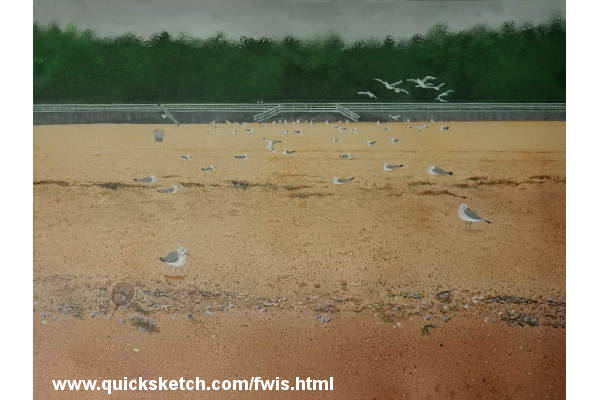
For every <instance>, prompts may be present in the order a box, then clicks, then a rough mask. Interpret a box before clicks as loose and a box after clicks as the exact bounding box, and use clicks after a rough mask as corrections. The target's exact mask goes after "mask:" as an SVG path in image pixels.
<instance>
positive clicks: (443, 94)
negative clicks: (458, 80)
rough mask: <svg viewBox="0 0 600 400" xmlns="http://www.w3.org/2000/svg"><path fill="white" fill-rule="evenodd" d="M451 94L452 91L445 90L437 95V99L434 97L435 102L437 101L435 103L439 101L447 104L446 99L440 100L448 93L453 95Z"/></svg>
mask: <svg viewBox="0 0 600 400" xmlns="http://www.w3.org/2000/svg"><path fill="white" fill-rule="evenodd" d="M453 92H454V90H446V91H445V92H444V93H440V94H439V95H438V97H436V98H435V100H437V101H441V102H442V103H447V102H448V100H446V99H442V97H446V96H448V95H449V94H450V93H453Z"/></svg>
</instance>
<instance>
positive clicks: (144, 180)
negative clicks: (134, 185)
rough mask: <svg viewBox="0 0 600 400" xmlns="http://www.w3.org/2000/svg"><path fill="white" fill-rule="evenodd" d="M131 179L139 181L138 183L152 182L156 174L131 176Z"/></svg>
mask: <svg viewBox="0 0 600 400" xmlns="http://www.w3.org/2000/svg"><path fill="white" fill-rule="evenodd" d="M133 180H134V181H136V182H140V183H154V182H156V181H157V180H158V179H156V176H154V175H150V176H145V177H143V178H133Z"/></svg>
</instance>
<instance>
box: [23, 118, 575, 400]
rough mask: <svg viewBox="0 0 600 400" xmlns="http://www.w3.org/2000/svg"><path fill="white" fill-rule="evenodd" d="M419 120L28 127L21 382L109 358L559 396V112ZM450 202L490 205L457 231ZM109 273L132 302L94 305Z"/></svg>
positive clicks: (379, 388) (395, 390) (357, 385)
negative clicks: (29, 355)
mask: <svg viewBox="0 0 600 400" xmlns="http://www.w3.org/2000/svg"><path fill="white" fill-rule="evenodd" d="M420 124H421V123H386V124H380V125H379V124H375V123H351V124H345V123H342V124H339V125H341V126H342V127H347V129H346V130H344V131H343V132H340V131H339V130H338V129H336V128H334V126H336V125H338V124H336V123H330V124H329V125H325V124H322V123H319V124H314V125H309V124H287V125H283V124H278V125H271V124H265V125H263V124H246V125H245V126H241V125H239V124H218V125H212V124H209V125H182V126H180V127H175V126H171V125H162V126H160V125H55V126H35V127H34V132H33V134H34V163H35V164H34V177H33V180H34V299H33V300H34V378H35V393H36V396H37V398H44V399H62V398H74V399H75V398H77V399H83V398H90V399H100V398H105V397H104V396H105V395H104V394H103V393H102V392H72V393H68V392H56V391H54V390H53V389H52V385H51V382H50V380H51V379H113V378H115V379H116V378H121V377H123V376H132V377H137V376H145V377H157V376H169V377H174V378H177V377H179V376H192V377H194V376H201V377H205V378H206V379H227V378H229V379H239V378H246V377H251V376H262V377H263V378H273V377H275V376H279V377H290V378H293V377H295V376H299V377H304V376H311V377H314V378H318V379H320V378H328V377H330V376H332V377H334V379H335V391H334V392H329V393H323V392H320V393H309V392H294V393H286V394H285V395H282V394H281V392H279V393H277V392H272V393H265V392H250V393H242V392H238V393H233V392H228V393H225V392H212V393H202V395H207V396H206V397H207V398H232V397H233V398H237V397H244V398H246V397H251V398H264V397H271V398H287V397H290V398H340V399H354V398H356V399H364V398H374V399H452V398H456V399H482V398H488V399H513V400H515V399H531V398H536V399H537V398H540V399H562V398H564V390H565V362H564V359H565V329H564V327H565V123H564V122H468V123H447V124H441V123H437V122H436V123H428V125H429V127H428V128H426V129H424V130H423V131H421V132H419V131H418V130H417V129H415V128H411V126H414V125H420ZM442 125H448V126H450V129H449V130H447V131H441V130H440V127H441V126H442ZM156 128H162V129H164V130H165V132H166V139H165V141H164V142H163V143H157V142H154V140H153V135H152V131H153V130H154V129H156ZM246 128H248V129H253V130H254V133H252V134H248V133H246V132H245V129H246ZM353 128H357V133H353ZM234 129H235V130H236V131H237V133H236V134H233V133H232V132H233V130H234ZM284 129H294V130H297V129H302V131H303V134H302V135H298V134H293V135H284V134H282V131H283V130H284ZM332 137H335V138H337V143H333V141H332ZM392 137H396V138H398V139H399V142H398V143H391V141H390V139H391V138H392ZM263 138H267V139H272V140H273V139H276V140H281V141H282V142H283V143H281V144H277V145H276V146H275V148H276V149H277V150H283V149H284V148H287V149H289V150H294V151H295V153H293V154H290V155H284V154H282V153H281V151H279V152H277V153H273V152H270V151H268V150H266V149H265V144H266V142H265V140H263ZM368 140H372V141H376V142H377V143H376V144H375V145H373V146H367V144H366V142H367V141H368ZM240 153H246V154H247V155H248V158H247V159H246V160H238V159H235V158H234V155H236V154H240ZM341 153H352V155H353V158H352V159H350V160H343V159H340V158H339V157H338V155H339V154H341ZM184 154H189V155H191V159H190V160H183V159H182V158H181V155H184ZM385 162H388V163H394V164H396V163H398V164H403V165H404V167H403V168H400V169H399V170H396V171H384V169H383V164H384V163H385ZM211 164H213V165H215V166H216V170H215V171H211V172H203V171H201V168H203V167H207V166H209V165H211ZM430 165H437V166H440V167H442V168H444V169H447V170H450V171H453V172H454V175H453V176H432V175H430V174H428V173H427V171H426V170H427V168H428V167H429V166H430ZM146 175H156V177H157V178H158V182H156V183H154V184H150V185H146V184H142V183H138V182H135V181H134V180H133V178H139V177H143V176H146ZM334 176H339V177H355V179H354V180H353V181H352V182H350V183H347V184H344V185H333V184H332V178H333V177H334ZM173 184H181V185H182V188H181V190H180V191H179V192H177V193H175V194H161V193H158V192H157V191H156V189H157V188H161V187H166V186H170V185H173ZM463 202H464V203H467V204H468V205H469V206H470V207H471V208H473V209H474V210H475V211H477V212H478V213H479V214H481V215H482V216H484V217H486V218H488V219H490V220H491V222H492V223H491V224H475V225H474V226H473V228H472V230H471V231H466V230H465V225H464V223H463V222H462V221H461V220H459V219H458V216H457V208H458V205H459V204H460V203H463ZM177 246H185V247H186V248H187V250H188V251H189V253H190V258H189V260H188V263H187V264H186V266H185V267H184V269H183V271H182V277H177V279H173V278H172V277H171V276H172V275H173V274H172V272H170V271H169V270H168V269H167V268H165V267H164V265H163V264H162V263H161V262H160V260H159V257H160V256H163V255H165V254H166V253H167V252H169V251H172V250H173V249H175V248H176V247H177ZM119 282H127V283H129V284H131V285H132V286H133V287H134V288H135V296H134V301H133V302H132V304H130V305H129V306H128V307H123V308H121V309H119V310H117V312H116V314H115V316H114V318H113V319H112V320H109V319H108V318H109V315H110V313H111V312H112V309H113V305H112V304H111V302H110V291H111V289H112V287H113V286H114V285H115V284H117V283H119ZM445 291H449V294H447V295H442V294H440V293H442V292H445ZM136 316H142V317H143V318H149V319H151V320H152V321H154V322H155V324H156V327H157V331H156V332H147V331H145V330H144V329H143V327H139V326H137V327H136V326H135V324H134V323H132V321H133V320H132V318H136ZM134 349H135V350H134ZM198 395H199V394H198V393H194V392H167V393H165V392H162V393H160V392H154V393H151V392H145V393H140V392H137V393H134V392H119V393H115V394H113V395H112V396H111V398H115V399H137V398H157V399H158V398H160V399H164V398H198ZM211 396H212V397H211Z"/></svg>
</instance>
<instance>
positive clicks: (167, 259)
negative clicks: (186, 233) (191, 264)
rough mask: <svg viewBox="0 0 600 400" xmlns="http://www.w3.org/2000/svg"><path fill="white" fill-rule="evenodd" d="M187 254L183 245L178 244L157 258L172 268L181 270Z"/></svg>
mask: <svg viewBox="0 0 600 400" xmlns="http://www.w3.org/2000/svg"><path fill="white" fill-rule="evenodd" d="M187 256H189V253H188V252H187V250H186V249H185V247H181V246H179V247H178V248H177V249H176V250H175V251H172V252H170V253H169V254H167V255H166V256H164V257H159V259H160V261H162V262H163V263H165V264H167V265H168V266H170V267H171V268H173V269H174V270H175V269H179V270H181V268H183V266H184V265H185V263H186V261H187Z"/></svg>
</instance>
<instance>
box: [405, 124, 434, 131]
mask: <svg viewBox="0 0 600 400" xmlns="http://www.w3.org/2000/svg"><path fill="white" fill-rule="evenodd" d="M428 126H429V125H413V126H409V128H415V129H416V130H418V131H419V132H421V131H422V130H423V129H427V127H428Z"/></svg>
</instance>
